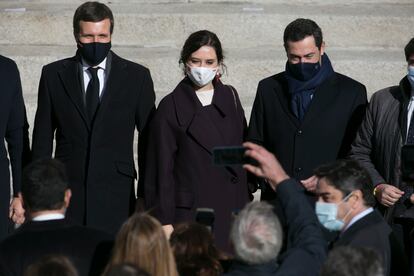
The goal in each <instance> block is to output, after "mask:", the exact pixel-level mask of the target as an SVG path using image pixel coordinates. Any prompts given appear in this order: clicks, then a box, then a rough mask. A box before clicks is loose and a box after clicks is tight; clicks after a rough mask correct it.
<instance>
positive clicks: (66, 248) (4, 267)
mask: <svg viewBox="0 0 414 276" xmlns="http://www.w3.org/2000/svg"><path fill="white" fill-rule="evenodd" d="M111 247H112V237H111V236H109V235H108V234H106V233H104V232H101V231H98V230H94V229H91V228H87V227H83V226H74V225H71V224H70V223H68V222H67V221H66V220H63V219H62V220H49V221H42V222H34V221H30V222H28V223H26V224H24V225H23V226H21V228H19V229H18V230H17V231H16V233H15V234H13V235H11V236H10V237H8V238H7V239H5V240H4V241H3V242H2V243H0V271H1V272H2V273H3V274H2V273H0V275H2V276H3V275H6V276H21V275H23V272H24V270H25V269H26V268H27V267H28V266H29V265H30V264H32V263H34V262H36V261H37V260H39V259H41V258H42V257H45V256H47V255H52V254H57V255H64V256H66V257H68V258H69V260H70V261H71V262H72V263H73V265H74V266H75V268H76V269H77V270H78V272H79V275H80V276H86V275H100V273H101V272H102V270H103V268H104V267H105V265H106V263H107V261H108V260H109V257H110V251H111Z"/></svg>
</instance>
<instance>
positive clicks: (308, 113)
mask: <svg viewBox="0 0 414 276" xmlns="http://www.w3.org/2000/svg"><path fill="white" fill-rule="evenodd" d="M283 39H284V46H285V50H286V54H287V58H288V60H287V62H286V70H285V71H284V72H281V73H279V74H276V75H273V76H271V77H268V78H266V79H264V80H262V81H260V83H259V85H258V89H257V94H256V99H255V101H254V105H253V109H252V113H251V118H250V125H249V135H248V139H249V140H250V141H252V142H255V143H257V144H261V145H263V146H264V147H265V148H266V149H268V150H269V151H271V152H272V153H274V154H275V155H276V156H277V158H278V160H279V161H280V163H281V164H282V166H283V168H284V169H285V170H286V172H287V173H288V174H289V175H290V176H292V177H293V178H296V179H298V180H302V184H303V185H304V187H305V188H306V190H308V191H314V189H315V187H316V182H317V181H316V178H315V177H313V176H312V175H313V173H312V172H313V170H314V169H315V168H316V167H317V166H319V165H321V164H324V163H327V162H331V161H334V160H336V159H337V158H338V157H341V156H345V155H346V153H347V152H348V150H349V147H350V144H351V143H352V141H353V139H354V137H355V132H356V131H357V129H358V126H359V124H360V121H361V120H362V117H363V115H364V108H365V105H366V102H367V95H366V89H365V87H364V85H362V84H361V83H359V82H357V81H355V80H353V79H351V78H349V77H347V76H344V75H341V74H339V73H336V72H334V70H333V68H332V66H331V63H330V60H329V58H328V56H327V55H326V53H325V45H324V42H323V37H322V31H321V29H320V28H319V26H318V25H317V24H316V23H315V22H313V21H312V20H309V19H296V20H295V21H293V22H291V23H290V24H289V25H288V26H287V27H286V29H285V32H284V37H283ZM274 197H275V194H274V191H273V190H272V189H269V186H268V185H265V186H263V187H262V199H265V200H271V199H273V198H274Z"/></svg>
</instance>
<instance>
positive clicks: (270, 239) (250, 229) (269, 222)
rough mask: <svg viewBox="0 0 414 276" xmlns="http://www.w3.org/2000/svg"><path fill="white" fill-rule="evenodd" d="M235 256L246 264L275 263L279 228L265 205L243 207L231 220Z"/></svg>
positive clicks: (280, 234) (268, 205)
mask: <svg viewBox="0 0 414 276" xmlns="http://www.w3.org/2000/svg"><path fill="white" fill-rule="evenodd" d="M230 235H231V236H230V238H231V241H232V243H233V246H234V250H235V255H236V257H237V258H238V259H240V260H241V261H243V262H245V263H248V264H264V263H267V262H269V261H272V260H275V259H276V258H277V256H278V254H279V251H280V248H281V247H282V229H281V227H280V223H279V219H278V218H277V216H276V215H275V213H274V211H273V207H272V206H271V205H270V204H268V203H266V202H251V203H249V204H247V205H246V206H245V207H244V208H243V210H242V211H241V212H240V213H239V214H238V215H237V217H236V218H235V220H234V223H233V226H232V229H231V234H230Z"/></svg>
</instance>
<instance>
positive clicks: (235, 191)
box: [143, 78, 249, 250]
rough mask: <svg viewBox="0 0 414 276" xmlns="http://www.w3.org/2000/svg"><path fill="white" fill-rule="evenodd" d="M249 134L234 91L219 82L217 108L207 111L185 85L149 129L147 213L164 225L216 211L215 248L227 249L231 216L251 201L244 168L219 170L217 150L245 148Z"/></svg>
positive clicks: (166, 100) (188, 83)
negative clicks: (214, 156)
mask: <svg viewBox="0 0 414 276" xmlns="http://www.w3.org/2000/svg"><path fill="white" fill-rule="evenodd" d="M245 130H246V120H245V117H244V111H243V108H242V106H241V103H240V100H239V97H238V95H237V93H236V92H234V94H233V92H232V89H231V88H230V87H229V86H225V85H223V84H222V83H221V82H220V81H219V80H218V81H214V96H213V101H212V104H211V105H208V106H205V107H203V106H202V105H201V102H200V101H199V100H198V98H197V96H196V94H195V91H194V88H193V87H192V85H191V81H190V80H189V79H188V78H185V79H184V80H182V81H181V82H180V83H179V84H178V86H177V87H176V88H175V89H174V91H173V92H172V93H170V94H169V95H167V96H166V97H165V98H164V99H162V101H161V102H160V104H159V106H158V110H157V112H156V114H155V116H154V118H153V120H152V122H151V124H150V126H149V137H148V148H147V154H146V162H145V175H144V181H143V182H144V197H145V205H146V208H147V209H150V210H152V213H153V215H154V216H155V217H156V218H158V219H159V220H160V221H161V223H162V224H164V225H166V224H176V223H179V222H184V221H191V220H194V219H195V211H196V209H197V208H212V209H214V211H215V222H214V236H215V240H216V244H217V245H218V247H219V248H221V249H225V250H226V249H228V248H229V243H228V237H229V229H230V226H231V221H232V212H233V211H238V210H240V209H242V208H243V206H244V205H245V204H246V203H247V202H248V200H249V197H248V188H247V177H246V173H245V171H244V170H243V168H242V167H241V166H232V167H219V166H215V165H214V164H213V161H212V149H213V147H216V146H236V145H241V144H242V143H243V138H244V134H245Z"/></svg>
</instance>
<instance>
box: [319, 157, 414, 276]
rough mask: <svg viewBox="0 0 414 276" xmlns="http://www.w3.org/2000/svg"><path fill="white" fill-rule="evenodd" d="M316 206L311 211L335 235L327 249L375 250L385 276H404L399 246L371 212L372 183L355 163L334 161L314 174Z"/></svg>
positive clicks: (372, 210) (383, 224) (384, 222)
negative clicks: (329, 247) (352, 247)
mask: <svg viewBox="0 0 414 276" xmlns="http://www.w3.org/2000/svg"><path fill="white" fill-rule="evenodd" d="M315 175H316V176H317V177H318V179H319V181H318V184H317V194H318V198H319V200H318V202H316V206H315V211H316V215H317V217H318V219H319V222H320V223H321V224H322V225H323V226H324V227H325V228H326V229H328V230H331V231H339V233H338V236H337V237H336V238H335V239H334V240H333V241H332V242H331V247H333V248H335V247H338V246H347V245H350V246H355V247H366V248H371V249H373V250H375V251H376V252H377V253H378V254H379V255H380V256H381V259H382V264H383V265H384V271H385V275H407V266H406V262H405V256H404V254H403V251H402V247H401V244H400V243H399V242H398V240H397V239H396V237H395V235H394V233H393V231H392V229H391V228H390V226H389V225H388V224H387V223H386V221H385V220H384V219H383V217H382V216H381V214H380V213H379V212H378V211H376V210H374V209H373V207H372V206H374V204H375V199H374V196H373V195H372V182H371V179H370V177H369V175H368V173H367V172H366V171H365V169H363V168H362V167H361V166H359V165H358V163H357V162H355V161H352V160H338V161H336V162H334V163H331V164H328V165H322V166H320V167H318V168H317V169H316V170H315Z"/></svg>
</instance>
